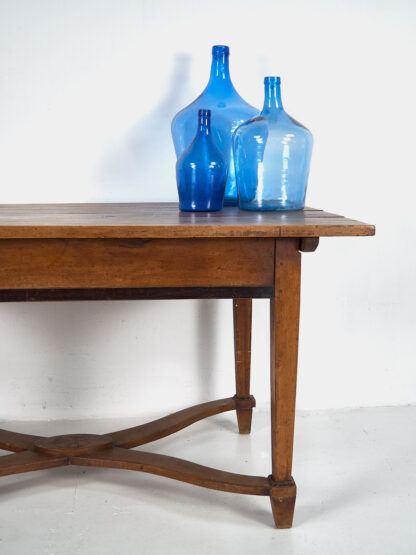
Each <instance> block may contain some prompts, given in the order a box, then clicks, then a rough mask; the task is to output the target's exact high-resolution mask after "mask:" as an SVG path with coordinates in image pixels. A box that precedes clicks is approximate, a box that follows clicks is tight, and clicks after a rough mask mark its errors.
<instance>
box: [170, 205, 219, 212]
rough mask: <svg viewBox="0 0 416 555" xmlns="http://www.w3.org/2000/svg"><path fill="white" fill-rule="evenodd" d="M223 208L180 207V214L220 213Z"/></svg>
mask: <svg viewBox="0 0 416 555" xmlns="http://www.w3.org/2000/svg"><path fill="white" fill-rule="evenodd" d="M221 209H222V207H221V208H182V207H181V206H180V207H179V210H180V212H219V211H220V210H221Z"/></svg>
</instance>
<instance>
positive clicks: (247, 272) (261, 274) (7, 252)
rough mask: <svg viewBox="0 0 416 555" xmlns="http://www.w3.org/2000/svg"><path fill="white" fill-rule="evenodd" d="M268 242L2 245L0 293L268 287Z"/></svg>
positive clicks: (220, 240) (128, 241)
mask: <svg viewBox="0 0 416 555" xmlns="http://www.w3.org/2000/svg"><path fill="white" fill-rule="evenodd" d="M274 248H275V240H274V239H273V238H201V239H2V240H0V290H10V289H13V290H18V289H56V288H64V289H71V288H110V287H111V288H126V287H127V288H146V287H149V288H163V287H169V288H172V287H272V286H273V284H274Z"/></svg>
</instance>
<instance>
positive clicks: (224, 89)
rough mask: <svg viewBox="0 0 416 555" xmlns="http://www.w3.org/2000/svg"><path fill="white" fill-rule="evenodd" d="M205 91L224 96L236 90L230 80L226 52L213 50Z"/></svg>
mask: <svg viewBox="0 0 416 555" xmlns="http://www.w3.org/2000/svg"><path fill="white" fill-rule="evenodd" d="M205 92H207V93H210V92H212V93H215V94H216V95H221V96H226V95H229V94H233V93H235V92H236V91H235V89H234V86H233V84H232V82H231V77H230V67H229V54H228V53H225V52H218V53H215V52H213V54H212V63H211V73H210V76H209V81H208V85H207V86H206V89H205Z"/></svg>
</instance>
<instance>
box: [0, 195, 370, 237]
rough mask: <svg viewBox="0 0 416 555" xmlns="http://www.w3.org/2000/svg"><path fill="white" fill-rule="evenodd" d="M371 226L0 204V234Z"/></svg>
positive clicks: (247, 233) (297, 217)
mask: <svg viewBox="0 0 416 555" xmlns="http://www.w3.org/2000/svg"><path fill="white" fill-rule="evenodd" d="M374 233H375V228H374V226H373V225H369V224H366V223H363V222H358V221H356V220H350V219H347V218H344V217H343V216H338V215H337V214H331V213H329V212H324V211H323V210H317V209H315V208H305V209H304V210H298V211H293V212H249V211H242V210H239V209H238V208H237V207H225V208H224V209H223V210H221V211H220V212H180V211H179V209H178V204H177V203H173V202H160V203H102V204H93V203H85V204H7V205H6V204H3V205H0V239H23V238H107V237H108V238H110V237H120V238H134V237H138V238H139V237H140V238H192V237H195V238H196V237H335V236H360V235H374Z"/></svg>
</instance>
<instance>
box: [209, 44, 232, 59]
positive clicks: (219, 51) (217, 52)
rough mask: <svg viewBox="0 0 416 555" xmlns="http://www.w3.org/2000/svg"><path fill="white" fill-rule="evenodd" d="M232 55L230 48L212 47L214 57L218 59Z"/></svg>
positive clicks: (218, 45) (219, 45)
mask: <svg viewBox="0 0 416 555" xmlns="http://www.w3.org/2000/svg"><path fill="white" fill-rule="evenodd" d="M229 54H230V49H229V47H228V46H224V45H222V44H216V45H215V46H213V47H212V55H213V56H216V57H220V56H228V55H229Z"/></svg>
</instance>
